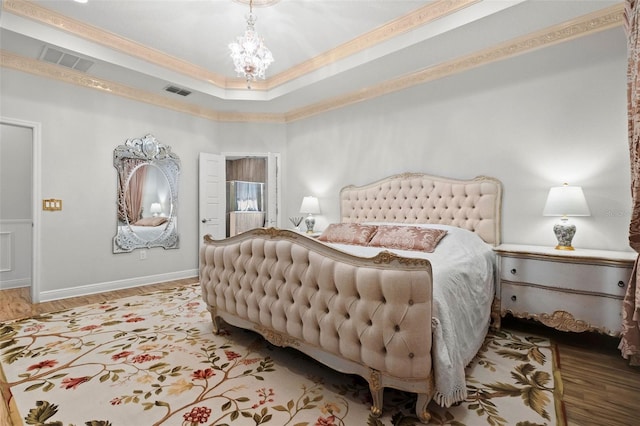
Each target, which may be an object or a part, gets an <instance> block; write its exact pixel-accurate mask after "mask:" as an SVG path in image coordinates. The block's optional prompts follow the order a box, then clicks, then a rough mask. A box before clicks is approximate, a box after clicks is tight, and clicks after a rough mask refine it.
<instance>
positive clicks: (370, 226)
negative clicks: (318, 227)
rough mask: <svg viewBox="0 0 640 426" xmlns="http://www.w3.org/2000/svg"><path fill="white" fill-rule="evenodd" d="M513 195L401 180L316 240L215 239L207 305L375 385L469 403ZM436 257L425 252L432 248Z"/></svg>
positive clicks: (282, 234)
mask: <svg viewBox="0 0 640 426" xmlns="http://www.w3.org/2000/svg"><path fill="white" fill-rule="evenodd" d="M501 194H502V187H501V184H500V182H499V181H497V180H495V179H493V178H488V177H478V178H475V179H472V180H456V179H446V178H441V177H436V176H430V175H425V174H402V175H395V176H391V177H388V178H386V179H383V180H380V181H377V182H374V183H372V184H368V185H364V186H359V187H358V186H348V187H345V188H343V189H342V191H341V192H340V210H341V218H340V223H336V224H331V225H330V226H329V227H328V228H327V229H326V230H325V231H324V232H323V234H322V235H321V236H320V237H319V238H317V239H316V238H311V237H309V236H306V235H304V234H301V233H298V232H294V231H289V230H282V229H275V228H269V229H264V228H261V229H255V230H252V231H248V232H245V233H243V234H240V235H237V236H234V237H231V238H228V239H225V240H218V241H215V240H212V239H211V238H210V237H208V236H207V237H205V240H204V242H203V245H202V247H201V250H200V282H201V287H202V295H203V299H204V301H205V303H206V305H207V308H208V309H209V311H210V312H211V316H212V319H213V324H214V332H216V333H217V332H218V331H219V324H218V320H219V318H221V319H223V320H224V321H226V322H227V323H229V324H232V325H235V326H238V327H243V328H247V329H251V330H255V331H257V332H258V333H260V334H262V335H263V336H264V337H265V338H266V339H267V340H269V341H270V342H272V343H273V344H275V345H277V346H291V347H293V348H296V349H298V350H300V351H301V352H304V353H306V354H308V355H310V356H311V357H313V358H314V359H316V360H318V361H319V362H322V363H324V364H326V365H328V366H329V367H331V368H333V369H335V370H338V371H341V372H345V373H351V374H358V375H360V376H362V377H363V378H365V379H366V380H367V382H368V383H369V388H370V390H371V393H372V397H373V398H372V399H373V404H372V407H371V411H372V413H374V414H376V415H379V414H380V413H381V412H382V395H383V389H384V388H385V387H392V388H397V389H401V390H405V391H409V392H414V393H416V394H417V395H418V399H417V405H416V414H417V416H418V417H419V418H420V419H421V420H422V421H424V422H427V421H428V420H429V418H430V414H429V411H428V409H427V406H428V404H429V402H430V401H431V400H432V399H433V400H435V401H436V402H437V403H438V404H440V405H443V406H450V405H451V404H454V403H456V402H459V401H461V400H463V399H464V398H465V397H466V386H465V378H464V368H465V366H466V365H467V364H468V363H469V362H470V361H471V359H473V357H474V356H475V354H476V353H477V351H478V349H479V348H480V346H481V345H482V342H483V341H484V337H485V335H486V333H487V330H488V327H489V322H490V316H491V305H492V301H493V299H494V263H495V262H494V255H493V250H492V246H493V245H497V244H499V243H500V210H501V198H502V196H501ZM425 250H426V251H425Z"/></svg>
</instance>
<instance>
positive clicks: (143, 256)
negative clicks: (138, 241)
mask: <svg viewBox="0 0 640 426" xmlns="http://www.w3.org/2000/svg"><path fill="white" fill-rule="evenodd" d="M146 259H147V251H146V250H140V260H146Z"/></svg>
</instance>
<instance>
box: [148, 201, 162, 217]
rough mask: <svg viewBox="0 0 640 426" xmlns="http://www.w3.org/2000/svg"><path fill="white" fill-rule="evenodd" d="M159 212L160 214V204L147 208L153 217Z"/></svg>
mask: <svg viewBox="0 0 640 426" xmlns="http://www.w3.org/2000/svg"><path fill="white" fill-rule="evenodd" d="M160 212H162V206H161V205H160V203H151V207H149V213H151V214H152V215H153V217H157V216H158V215H159V214H160Z"/></svg>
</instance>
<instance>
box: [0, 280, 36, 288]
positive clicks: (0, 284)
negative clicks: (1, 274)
mask: <svg viewBox="0 0 640 426" xmlns="http://www.w3.org/2000/svg"><path fill="white" fill-rule="evenodd" d="M30 286H31V278H20V279H16V280H4V281H0V290H9V289H10V288H21V287H30Z"/></svg>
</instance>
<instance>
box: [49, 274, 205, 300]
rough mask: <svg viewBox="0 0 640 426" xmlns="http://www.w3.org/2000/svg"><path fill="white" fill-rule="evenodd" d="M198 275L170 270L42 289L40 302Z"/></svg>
mask: <svg viewBox="0 0 640 426" xmlns="http://www.w3.org/2000/svg"><path fill="white" fill-rule="evenodd" d="M197 276H198V270H197V269H190V270H186V271H178V272H170V273H167V274H158V275H147V276H144V277H136V278H128V279H126V280H118V281H108V282H103V283H95V284H88V285H83V286H77V287H70V288H65V289H61V290H50V291H43V292H41V293H40V299H39V301H40V302H50V301H52V300H60V299H67V298H69V297H78V296H87V295H90V294H96V293H104V292H105V291H113V290H123V289H126V288H131V287H140V286H143V285H149V284H158V283H163V282H167V281H174V280H181V279H184V278H192V277H197Z"/></svg>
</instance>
